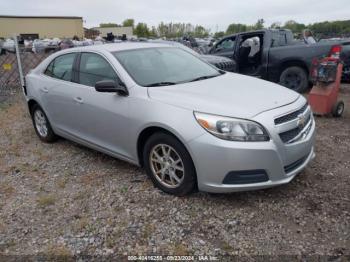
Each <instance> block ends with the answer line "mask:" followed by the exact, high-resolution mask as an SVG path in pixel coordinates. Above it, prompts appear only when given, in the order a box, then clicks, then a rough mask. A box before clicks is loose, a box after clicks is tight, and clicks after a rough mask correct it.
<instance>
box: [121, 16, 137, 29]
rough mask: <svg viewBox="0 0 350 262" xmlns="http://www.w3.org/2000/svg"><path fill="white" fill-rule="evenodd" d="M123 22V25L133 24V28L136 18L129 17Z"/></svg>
mask: <svg viewBox="0 0 350 262" xmlns="http://www.w3.org/2000/svg"><path fill="white" fill-rule="evenodd" d="M122 24H123V26H131V27H132V28H134V24H135V20H134V19H132V18H128V19H125V20H124V21H123V23H122Z"/></svg>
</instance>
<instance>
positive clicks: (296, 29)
mask: <svg viewBox="0 0 350 262" xmlns="http://www.w3.org/2000/svg"><path fill="white" fill-rule="evenodd" d="M283 28H284V29H289V30H291V31H292V32H293V33H301V31H303V30H304V29H306V26H305V25H304V24H299V23H297V22H295V21H294V20H289V21H287V22H285V23H284V25H283Z"/></svg>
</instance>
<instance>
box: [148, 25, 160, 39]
mask: <svg viewBox="0 0 350 262" xmlns="http://www.w3.org/2000/svg"><path fill="white" fill-rule="evenodd" d="M149 36H150V37H157V36H158V33H157V29H156V27H155V26H152V28H151V31H149Z"/></svg>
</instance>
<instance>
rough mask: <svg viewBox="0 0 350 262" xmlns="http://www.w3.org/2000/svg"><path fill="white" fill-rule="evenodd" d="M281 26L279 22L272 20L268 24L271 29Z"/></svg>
mask: <svg viewBox="0 0 350 262" xmlns="http://www.w3.org/2000/svg"><path fill="white" fill-rule="evenodd" d="M281 26H282V24H281V22H273V23H272V24H271V26H270V28H271V29H280V28H281Z"/></svg>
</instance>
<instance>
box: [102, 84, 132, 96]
mask: <svg viewBox="0 0 350 262" xmlns="http://www.w3.org/2000/svg"><path fill="white" fill-rule="evenodd" d="M95 90H96V91H97V92H103V93H118V94H119V95H122V96H127V95H129V91H128V89H127V88H126V86H125V85H124V84H122V83H117V82H115V81H113V80H102V81H98V82H96V84H95Z"/></svg>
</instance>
